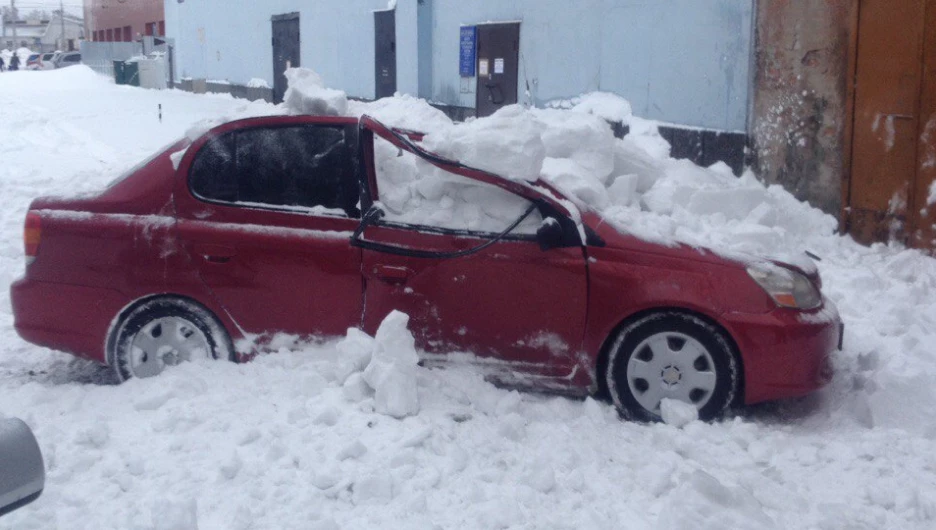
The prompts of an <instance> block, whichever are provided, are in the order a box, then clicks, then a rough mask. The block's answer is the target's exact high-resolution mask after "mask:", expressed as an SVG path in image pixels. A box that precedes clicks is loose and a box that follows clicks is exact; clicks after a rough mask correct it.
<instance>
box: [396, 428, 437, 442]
mask: <svg viewBox="0 0 936 530" xmlns="http://www.w3.org/2000/svg"><path fill="white" fill-rule="evenodd" d="M431 437H432V427H430V426H426V427H423V428H422V429H420V430H419V431H416V432H415V433H414V434H413V435H411V436H410V437H409V438H407V439H406V440H403V443H402V445H403V447H419V446H421V445H422V444H423V443H425V442H426V440H428V439H429V438H431Z"/></svg>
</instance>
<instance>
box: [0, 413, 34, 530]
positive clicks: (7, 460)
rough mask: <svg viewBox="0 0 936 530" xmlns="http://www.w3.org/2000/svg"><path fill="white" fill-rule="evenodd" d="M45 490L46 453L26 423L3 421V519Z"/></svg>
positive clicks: (0, 512) (0, 447)
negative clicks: (44, 459) (43, 455)
mask: <svg viewBox="0 0 936 530" xmlns="http://www.w3.org/2000/svg"><path fill="white" fill-rule="evenodd" d="M44 487H45V465H44V463H43V461H42V451H40V449H39V444H38V443H37V442H36V437H35V436H33V433H32V431H31V430H30V429H29V426H27V425H26V424H25V423H23V421H22V420H18V419H15V418H13V419H4V420H0V516H2V515H4V514H6V513H9V512H11V511H13V510H15V509H17V508H20V507H22V506H25V505H27V504H29V503H30V502H32V501H34V500H36V499H38V498H39V495H40V494H42V489H43V488H44Z"/></svg>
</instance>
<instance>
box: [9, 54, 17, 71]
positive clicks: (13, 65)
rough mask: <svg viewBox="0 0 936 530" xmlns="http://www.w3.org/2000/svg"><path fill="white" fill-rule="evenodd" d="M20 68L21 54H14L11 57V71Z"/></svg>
mask: <svg viewBox="0 0 936 530" xmlns="http://www.w3.org/2000/svg"><path fill="white" fill-rule="evenodd" d="M17 70H19V55H17V54H15V53H14V54H13V57H11V58H10V71H11V72H15V71H17Z"/></svg>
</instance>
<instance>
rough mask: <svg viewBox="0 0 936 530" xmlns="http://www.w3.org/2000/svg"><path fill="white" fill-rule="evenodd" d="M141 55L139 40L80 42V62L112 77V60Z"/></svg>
mask: <svg viewBox="0 0 936 530" xmlns="http://www.w3.org/2000/svg"><path fill="white" fill-rule="evenodd" d="M140 55H143V45H142V44H141V43H139V42H88V41H82V43H81V63H82V64H84V65H85V66H88V67H90V68H91V69H92V70H94V71H95V72H97V73H99V74H103V75H106V76H109V77H111V78H113V77H114V61H126V60H127V59H129V58H131V57H136V56H140Z"/></svg>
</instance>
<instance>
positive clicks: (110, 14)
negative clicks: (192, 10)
mask: <svg viewBox="0 0 936 530" xmlns="http://www.w3.org/2000/svg"><path fill="white" fill-rule="evenodd" d="M84 1H85V31H86V35H87V36H88V38H89V39H90V38H92V37H93V36H94V35H95V33H94V32H95V31H100V30H104V31H106V30H108V29H118V28H120V29H122V28H123V27H124V26H130V28H131V38H132V39H133V40H135V39H136V37H137V36H138V35H146V34H147V32H146V25H147V24H150V23H153V22H157V23H158V22H160V21H164V20H166V17H165V15H164V9H163V0H125V1H119V0H84ZM189 1H190V2H196V3H199V2H202V1H203V0H189ZM171 2H172V3H173V4H174V3H176V2H177V0H171Z"/></svg>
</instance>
